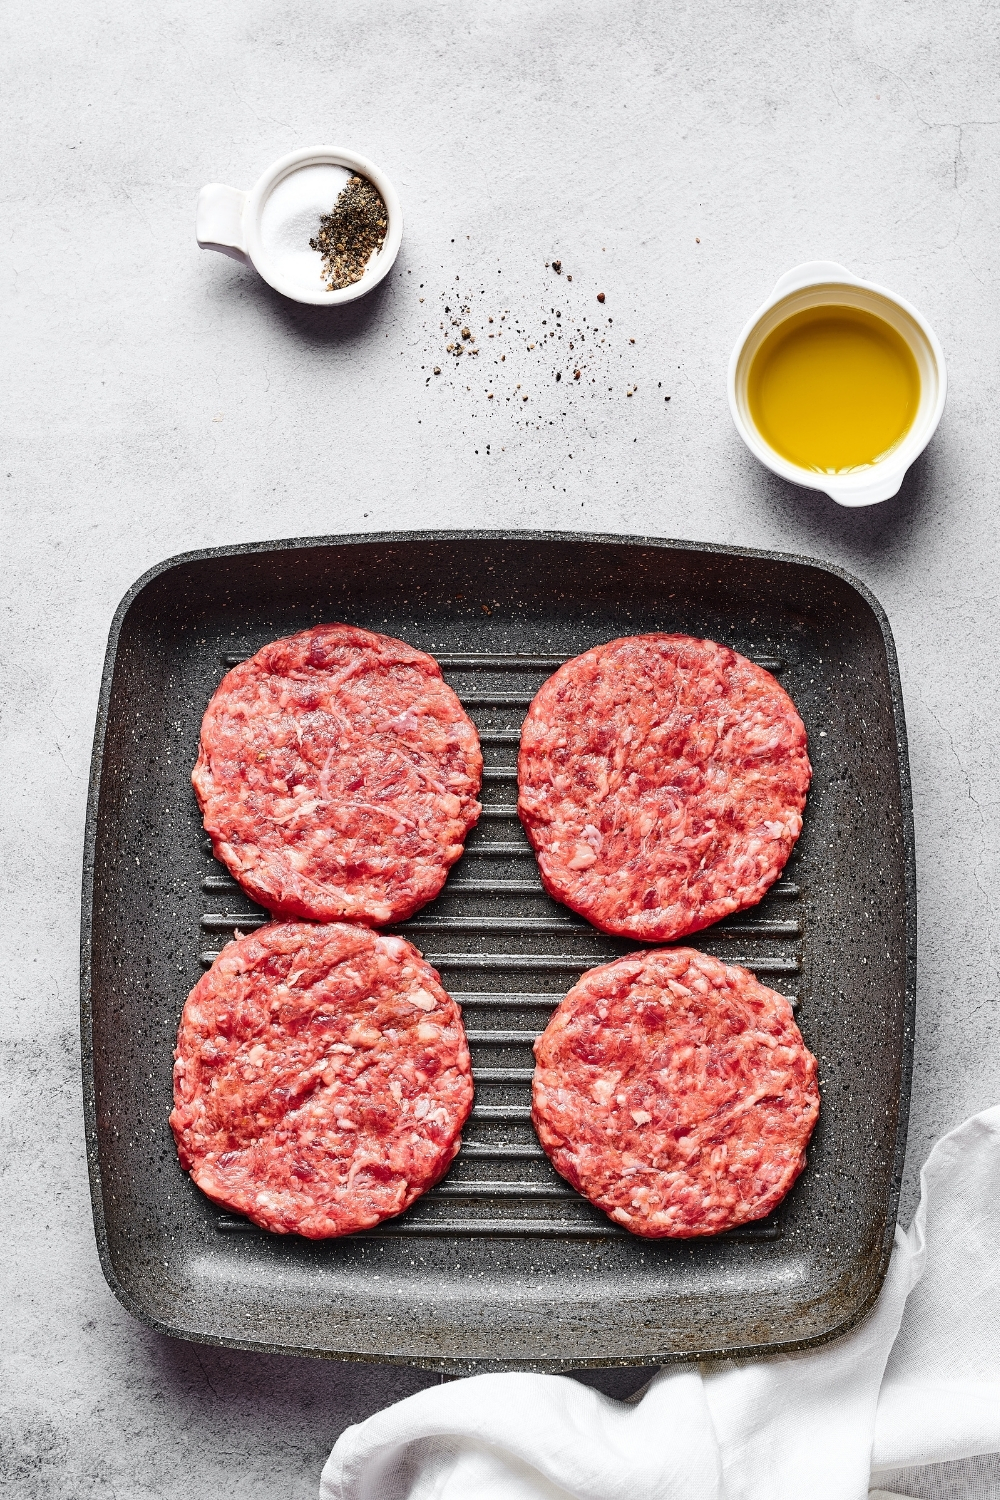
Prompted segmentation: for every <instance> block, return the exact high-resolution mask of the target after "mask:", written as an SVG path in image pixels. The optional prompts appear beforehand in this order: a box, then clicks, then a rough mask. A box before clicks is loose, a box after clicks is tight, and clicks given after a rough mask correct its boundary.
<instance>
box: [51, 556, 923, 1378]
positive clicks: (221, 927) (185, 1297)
mask: <svg viewBox="0 0 1000 1500" xmlns="http://www.w3.org/2000/svg"><path fill="white" fill-rule="evenodd" d="M336 619H345V620H349V621H350V622H351V623H355V624H359V625H364V626H366V627H368V628H372V629H376V630H383V631H385V632H386V633H387V634H390V635H396V636H399V637H401V638H402V639H404V640H407V641H409V642H410V643H411V644H413V645H414V646H417V647H420V648H422V649H425V650H429V651H431V652H432V653H433V654H434V655H435V657H436V658H437V660H438V661H439V662H440V664H441V667H442V671H443V673H444V676H445V679H446V680H447V681H448V682H449V683H450V684H451V685H452V686H453V687H454V688H455V690H456V692H457V693H458V695H459V697H460V698H461V700H462V702H463V703H464V704H465V706H466V709H467V711H468V712H469V714H470V715H471V717H472V718H473V719H474V721H475V723H476V724H477V727H478V729H479V733H480V738H481V741H482V746H483V756H484V762H485V771H484V781H483V792H482V802H483V817H482V819H481V821H480V823H479V825H478V827H477V828H476V829H475V830H474V831H473V833H472V834H471V835H470V838H469V840H468V842H467V846H466V853H465V855H464V856H463V857H462V859H461V860H460V861H459V862H458V864H457V865H456V866H455V867H454V869H453V870H452V872H451V874H450V876H449V879H448V882H447V884H446V886H445V888H444V890H443V892H442V893H441V895H440V896H439V897H438V898H437V900H436V901H434V902H433V903H431V904H429V905H428V906H426V907H424V908H423V909H422V910H421V911H419V912H418V913H417V914H416V915H415V916H414V917H413V918H411V919H410V920H409V921H408V922H406V923H402V924H400V925H399V926H397V927H396V928H394V929H392V930H394V931H396V932H399V933H400V934H401V935H403V936H406V937H408V938H410V940H411V941H413V942H414V943H415V944H416V946H417V947H418V948H420V950H421V951H422V952H423V953H424V954H425V956H426V957H427V959H428V960H429V961H430V962H431V963H432V964H434V966H435V967H436V968H438V969H439V971H440V973H441V976H442V981H443V983H444V984H445V987H446V988H447V989H448V990H449V992H450V993H452V994H453V995H454V996H455V998H456V999H457V1000H458V1001H459V1003H460V1004H461V1005H462V1008H463V1014H464V1019H465V1024H466V1028H467V1031H468V1035H469V1041H470V1046H471V1050H472V1057H473V1069H474V1074H475V1079H476V1100H475V1105H474V1109H473V1114H472V1118H471V1119H470V1121H469V1123H468V1125H467V1126H466V1130H465V1132H464V1144H463V1147H462V1150H461V1152H460V1153H459V1156H458V1157H457V1158H456V1161H455V1163H454V1164H453V1166H452V1167H451V1169H450V1170H449V1173H448V1175H447V1177H446V1178H445V1179H444V1181H443V1182H442V1183H441V1184H439V1186H438V1187H436V1188H435V1189H432V1191H431V1192H430V1193H428V1194H426V1195H425V1196H424V1197H423V1198H421V1199H419V1200H418V1201H417V1203H415V1204H414V1206H413V1207H412V1208H411V1209H410V1210H409V1211H408V1212H407V1213H406V1214H403V1215H401V1216H400V1217H399V1218H397V1219H395V1220H390V1221H387V1222H386V1223H384V1224H382V1225H380V1226H378V1228H377V1229H375V1230H372V1231H370V1232H369V1233H367V1234H361V1235H354V1236H351V1237H349V1238H348V1239H344V1240H338V1241H326V1242H320V1243H315V1242H312V1243H310V1242H304V1241H301V1240H299V1239H297V1238H295V1237H278V1236H272V1235H268V1234H266V1233H265V1232H263V1231H260V1230H258V1229H256V1228H255V1227H254V1226H252V1225H251V1224H249V1222H248V1221H246V1220H243V1219H241V1218H237V1217H235V1216H231V1215H227V1214H225V1213H221V1212H220V1211H219V1210H218V1209H217V1208H215V1207H214V1206H213V1205H212V1204H210V1203H209V1202H208V1200H207V1199H205V1198H204V1197H203V1196H202V1195H201V1194H200V1193H199V1192H198V1190H197V1189H196V1188H195V1187H194V1185H193V1184H192V1183H191V1182H190V1181H189V1179H188V1178H187V1177H186V1176H185V1175H184V1174H183V1173H182V1172H181V1170H180V1167H179V1165H178V1163H177V1160H176V1155H175V1153H174V1149H173V1142H172V1139H171V1136H170V1131H169V1127H168V1126H167V1118H166V1117H167V1114H168V1112H169V1108H170V1066H171V1061H172V1047H173V1042H174V1035H175V1032H176V1026H177V1020H178V1017H179V1013H180V1008H181V1006H182V1004H183V1001H184V998H185V997H186V995H187V993H188V990H189V989H190V987H191V985H192V984H193V983H194V982H195V980H196V979H197V977H198V974H199V973H200V972H202V971H203V966H204V965H206V964H209V963H211V961H212V959H213V957H214V956H215V953H216V952H217V951H218V950H219V948H220V947H221V946H222V944H223V943H224V942H226V941H228V939H229V938H231V937H232V935H233V932H234V931H243V932H246V931H249V930H252V929H253V928H254V927H256V926H259V925H262V924H263V923H264V922H265V921H266V920H267V915H266V913H265V912H263V911H262V910H261V909H260V908H259V907H256V906H254V904H253V903H252V902H251V901H250V900H249V899H248V898H247V897H246V896H244V895H243V893H242V891H241V890H240V889H239V887H238V885H237V884H236V882H234V881H233V880H232V879H231V878H230V877H229V875H228V874H227V872H226V871H225V870H224V869H223V867H222V866H221V865H219V864H217V863H216V862H215V860H214V859H213V858H212V855H211V846H210V844H209V843H208V841H207V840H206V839H205V837H204V834H203V832H202V830H201V826H200V818H199V815H198V811H197V807H196V805H195V802H194V797H193V793H192V792H191V788H190V782H189V776H190V768H191V765H192V764H193V761H194V756H195V752H196V748H197V738H198V728H199V725H200V721H201V715H202V713H203V711H204V708H205V705H206V704H207V702H208V698H209V697H210V695H211V693H212V691H213V690H214V688H215V687H216V686H217V684H218V681H219V679H220V678H221V676H222V675H223V673H224V672H225V671H226V670H228V669H229V667H230V666H232V665H235V663H236V662H238V661H241V660H243V659H245V657H246V656H248V655H250V654H252V652H253V651H255V650H257V649H259V647H260V646H261V645H263V644H265V642H267V641H268V640H272V639H274V638H276V637H277V636H279V635H284V634H289V633H291V632H293V631H294V630H297V629H301V628H304V627H306V626H308V625H312V624H315V623H318V622H319V621H321V620H336ZM646 630H680V631H685V632H687V633H690V634H694V635H706V636H710V637H711V638H713V639H718V640H722V641H724V642H726V643H727V644H729V645H732V646H733V647H735V648H736V649H738V650H740V651H742V652H744V654H746V655H747V656H749V657H751V658H752V659H753V660H756V661H758V662H759V663H760V664H761V665H762V666H765V667H767V668H768V670H770V671H772V672H774V673H775V674H776V675H777V676H778V678H779V681H781V682H782V683H783V685H784V686H785V687H786V689H787V690H788V691H789V692H790V693H791V696H792V697H793V699H794V700H795V702H796V705H797V707H798V708H799V711H800V713H802V715H803V718H804V719H805V722H806V726H807V729H808V731H809V736H810V755H811V758H812V760H813V765H814V772H815V774H814V781H813V787H812V790H811V793H810V799H809V804H808V806H807V809H806V814H805V825H804V829H803V834H802V837H801V839H800V841H799V844H798V846H797V848H796V850H795V852H794V853H793V856H792V859H791V860H790V862H789V864H788V866H787V867H786V870H785V872H784V875H783V877H782V879H781V880H780V881H779V882H778V884H777V885H776V886H775V887H773V888H772V890H771V892H769V894H768V896H767V897H766V898H765V900H764V901H763V902H762V903H761V904H760V905H759V906H757V907H754V908H752V909H751V910H749V911H745V912H740V913H737V914H735V915H734V916H733V917H731V918H727V919H726V920H725V921H723V922H721V923H718V924H716V925H714V926H712V927H710V928H707V929H704V930H703V931H701V932H699V933H696V934H694V935H693V936H692V937H691V938H689V939H686V940H685V942H686V943H688V944H690V945H691V946H695V947H698V948H700V949H702V950H703V951H706V952H710V953H714V954H716V955H717V956H718V957H720V958H721V959H723V960H725V961H726V962H735V963H741V964H743V965H744V966H746V967H748V968H750V969H751V970H752V971H753V972H755V973H757V974H758V975H759V976H760V977H761V978H762V979H763V981H764V982H765V983H767V984H770V985H771V986H772V987H773V988H775V989H778V990H780V991H782V992H783V993H785V994H787V995H789V996H790V997H791V999H792V1002H793V1004H794V1005H795V1006H796V1015H797V1019H798V1021H799V1025H800V1027H801V1028H802V1031H803V1034H804V1036H805V1038H806V1042H807V1044H808V1045H809V1046H810V1047H811V1049H812V1050H813V1051H814V1052H815V1053H816V1054H817V1056H818V1057H819V1060H820V1080H821V1090H822V1094H823V1109H822V1112H821V1116H820V1123H819V1126H818V1128H817V1131H816V1134H815V1136H814V1139H813V1143H812V1145H811V1148H810V1152H809V1166H808V1168H807V1170H806V1172H805V1174H804V1175H803V1177H802V1178H800V1180H799V1182H798V1183H797V1184H796V1186H795V1187H794V1188H793V1190H792V1192H791V1194H790V1195H789V1197H788V1199H786V1201H785V1202H784V1203H783V1204H782V1205H781V1206H780V1207H779V1208H778V1209H777V1210H776V1211H775V1213H773V1214H772V1215H770V1216H769V1218H768V1219H767V1220H764V1221H761V1222H760V1223H759V1224H755V1225H747V1226H745V1227H744V1228H742V1229H739V1230H736V1231H732V1232H731V1233H729V1234H726V1235H720V1236H716V1237H713V1238H712V1239H710V1240H699V1241H646V1240H639V1239H636V1238H635V1237H633V1236H631V1235H629V1234H627V1232H626V1231H624V1230H623V1229H621V1228H619V1227H618V1226H616V1225H614V1224H612V1223H611V1221H610V1220H609V1219H607V1218H606V1216H605V1215H604V1214H602V1213H600V1212H599V1211H598V1210H597V1209H595V1208H593V1207H592V1206H591V1205H590V1204H589V1203H587V1202H586V1201H585V1200H584V1199H583V1198H581V1197H580V1196H579V1195H578V1194H577V1193H576V1192H575V1191H574V1190H573V1189H572V1188H571V1187H570V1186H569V1185H568V1184H567V1183H565V1182H564V1181H563V1179H562V1178H560V1177H559V1176H558V1175H557V1174H556V1173H555V1171H554V1169H553V1168H552V1167H551V1165H550V1163H549V1162H548V1159H547V1158H546V1157H545V1154H544V1152H543V1151H542V1149H541V1147H540V1145H539V1143H538V1141H537V1138H536V1137H535V1134H534V1131H533V1128H532V1126H531V1123H530V1112H529V1106H530V1080H531V1072H532V1066H533V1056H532V1051H531V1045H532V1043H533V1041H534V1039H535V1037H536V1036H537V1035H538V1034H539V1033H540V1032H541V1031H542V1030H543V1029H544V1027H545V1025H546V1022H547V1020H548V1017H549V1015H550V1014H551V1011H552V1009H553V1007H554V1006H555V1005H556V1004H557V1003H558V1001H559V1000H560V999H561V997H562V995H563V994H565V992H566V990H567V989H568V988H569V987H570V985H571V984H573V983H574V982H575V981H576V979H577V978H578V977H579V975H580V974H581V973H582V972H583V971H584V970H585V969H586V968H589V967H592V966H593V965H594V964H598V963H603V962H606V961H608V959H610V958H613V957H615V956H617V955H618V954H621V953H625V952H630V951H634V950H635V949H636V948H637V947H639V946H642V945H640V944H637V943H635V942H633V941H631V940H626V939H616V938H610V937H606V936H604V935H603V934H600V933H598V932H597V931H596V930H595V929H594V928H592V927H591V926H590V925H589V924H588V923H586V922H585V921H584V920H583V919H582V918H579V917H577V916H576V915H575V914H574V913H571V912H570V911H569V910H568V909H567V908H565V907H562V906H560V905H559V904H558V903H557V902H555V901H552V900H551V899H550V898H549V897H548V896H547V895H546V894H545V892H544V891H543V889H542V886H541V882H540V879H539V876H538V871H537V866H536V864H535V859H534V856H533V854H532V852H531V849H530V846H529V845H528V842H527V839H526V837H525V835H524V832H523V830H522V828H521V825H520V822H519V821H518V818H517V813H516V798H517V780H516V761H517V749H518V741H519V731H520V725H521V722H522V720H523V717H524V713H525V711H526V709H527V706H528V704H529V703H530V702H531V699H532V698H533V696H534V694H535V692H536V691H537V689H538V688H539V687H540V686H541V684H542V682H543V681H544V680H545V679H546V678H547V677H548V676H549V675H550V674H551V672H552V671H554V670H555V669H556V667H557V666H559V665H560V664H561V663H562V662H563V661H565V660H566V659H568V658H569V657H571V656H574V655H576V654H578V653H579V652H580V651H583V650H585V649H587V648H588V647H589V646H592V645H595V644H598V643H599V642H601V641H605V640H608V639H611V638H612V637H614V636H617V635H629V634H638V633H641V632H642V631H646ZM82 941H83V952H82V985H81V1002H82V1003H81V1024H82V1036H83V1069H84V1102H85V1115H86V1128H87V1147H88V1162H89V1166H90V1173H91V1189H92V1198H93V1205H94V1219H95V1228H96V1234H97V1242H98V1249H99V1252H100V1255H101V1262H102V1266H103V1269H104V1272H105V1276H106V1277H107V1279H108V1281H109V1284H110V1285H111V1287H112V1289H113V1290H114V1291H115V1293H116V1295H117V1296H118V1297H119V1298H120V1300H121V1301H122V1302H123V1303H124V1304H125V1305H126V1306H127V1307H128V1308H129V1309H130V1310H131V1311H132V1312H134V1313H135V1314H136V1315H137V1316H139V1317H141V1318H143V1319H144V1320H145V1321H146V1322H148V1323H150V1324H151V1325H152V1326H154V1327H156V1328H159V1329H161V1330H162V1331H164V1332H167V1333H170V1334H174V1335H177V1336H181V1337H186V1338H193V1339H198V1340H202V1341H207V1342H212V1343H219V1344H224V1345H229V1346H234V1347H243V1348H255V1349H261V1350H267V1351H270V1352H288V1353H296V1354H315V1355H328V1356H333V1357H337V1358H361V1359H377V1360H394V1361H399V1362H405V1363H412V1364H422V1365H426V1366H430V1367H433V1368H440V1369H447V1370H452V1371H460V1370H466V1369H472V1368H476V1369H484V1368H522V1369H523V1368H536V1369H566V1368H573V1367H581V1366H588V1365H589V1366H595V1365H642V1364H655V1363H663V1362H665V1361H669V1360H671V1359H690V1358H692V1357H705V1356H711V1355H727V1356H729V1355H733V1354H737V1353H739V1354H745V1353H750V1352H773V1351H775V1350H778V1349H786V1350H787V1349H790V1348H797V1347H804V1346H806V1345H807V1344H812V1343H817V1342H821V1341H823V1340H824V1339H827V1338H830V1337H832V1336H833V1335H835V1334H836V1333H839V1332H842V1331H843V1330H844V1329H845V1328H846V1327H848V1326H850V1324H851V1323H852V1322H853V1321H855V1320H856V1319H857V1318H858V1317H859V1316H860V1315H861V1314H862V1312H863V1311H864V1310H865V1308H866V1307H867V1306H868V1305H869V1304H870V1303H871V1301H872V1300H873V1298H874V1297H875V1295H877V1292H878V1289H879V1287H880V1286H881V1282H882V1279H883V1277H884V1274H885V1270H886V1268H887V1265H888V1255H889V1251H890V1249H891V1244H892V1232H893V1226H894V1222H895V1211H896V1204H897V1200H898V1193H899V1183H900V1177H901V1171H902V1160H903V1151H904V1148H905V1138H906V1116H907V1109H908V1101H909V1086H910V1069H911V1061H912V1048H913V1006H914V982H915V895H914V871H913V827H912V812H911V806H910V791H909V775H908V766H907V756H906V739H905V725H904V720H903V711H902V699H901V692H900V686H899V677H898V669H897V666H896V659H895V652H894V648H893V644H892V638H891V634H890V631H889V627H888V623H887V621H886V619H885V616H884V613H883V612H882V610H881V608H880V606H879V605H878V604H877V602H876V601H875V600H874V599H873V597H872V596H871V595H870V594H869V593H868V591H867V590H866V589H864V587H863V586H862V585H860V584H858V583H857V582H856V581H854V580H853V579H851V578H849V577H848V576H847V575H846V574H844V573H842V572H840V571H839V570H838V569H836V568H833V567H831V566H829V565H826V564H820V563H816V562H814V561H811V560H809V559H804V558H796V557H789V556H786V555H782V554H774V553H764V552H750V551H740V550H738V549H733V548H725V547H713V546H704V545H697V544H693V543H683V542H670V541H664V540H659V539H655V538H621V537H591V536H577V535H572V534H545V533H542V534H530V533H518V534H513V535H508V534H505V533H498V532H465V533H444V534H437V533H408V534H402V535H396V534H393V535H384V536H363V537H341V538H321V539H316V540H309V539H306V540H301V541H298V540H296V541H288V542H272V543H261V544H252V545H244V546H236V547H231V548H222V549H216V550H213V551H210V552H199V553H192V554H187V555H185V556H182V557H179V558H175V559H171V560H168V561H167V562H165V563H163V564H162V565H160V567H158V568H156V569H153V570H152V571H151V572H150V573H148V574H146V575H145V576H144V577H143V578H142V579H140V580H139V581H138V582H137V584H136V585H135V586H134V587H133V589H132V590H130V592H129V594H128V595H127V596H126V598H125V599H124V600H123V601H122V604H121V606H120V607H119V610H118V612H117V614H116V616H115V620H114V623H113V625H112V630H111V638H110V642H109V647H108V656H107V662H106V667H105V674H104V680H103V682H102V689H101V699H100V705H99V710H98V722H97V731H96V735H95V745H94V760H93V767H92V776H91V786H90V802H89V807H88V821H87V840H86V853H85V868H84V889H83V938H82Z"/></svg>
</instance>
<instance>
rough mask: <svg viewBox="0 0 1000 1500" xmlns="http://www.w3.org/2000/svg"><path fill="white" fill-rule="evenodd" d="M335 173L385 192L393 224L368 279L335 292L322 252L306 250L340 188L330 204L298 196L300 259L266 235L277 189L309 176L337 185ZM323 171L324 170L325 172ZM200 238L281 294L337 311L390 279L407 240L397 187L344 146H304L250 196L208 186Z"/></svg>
mask: <svg viewBox="0 0 1000 1500" xmlns="http://www.w3.org/2000/svg"><path fill="white" fill-rule="evenodd" d="M317 168H319V169H321V170H320V172H319V173H317V172H316V170H315V169H317ZM330 168H345V169H346V171H347V173H348V174H350V173H352V172H358V173H360V175H361V176H362V177H367V178H368V180H369V182H373V183H374V184H375V186H376V187H377V188H378V190H379V192H380V193H381V194H382V199H383V202H384V203H385V206H386V209H387V210H388V219H389V227H388V230H387V232H386V236H385V240H384V242H383V245H382V248H381V250H380V251H379V252H378V254H377V255H376V256H375V257H374V259H373V260H372V262H371V264H370V265H369V266H368V269H367V270H366V271H365V274H364V275H363V276H362V277H361V279H360V280H359V281H355V282H353V283H352V284H351V285H350V286H345V287H342V288H341V289H340V290H339V291H334V292H328V291H327V289H326V285H325V283H324V281H323V278H322V276H321V274H320V256H319V253H318V252H316V251H310V250H309V248H308V245H309V236H310V234H315V232H316V230H317V229H318V228H319V215H320V213H321V212H322V213H329V212H330V210H331V209H332V208H333V204H334V201H335V198H336V191H337V189H336V186H335V185H333V186H330V188H329V191H328V193H327V197H328V198H329V201H328V202H327V201H326V199H325V198H322V197H321V196H317V194H316V193H315V192H313V193H312V194H310V193H309V192H306V193H305V194H304V195H300V198H301V200H302V201H301V202H300V204H299V208H298V218H296V219H295V220H294V222H295V224H296V227H297V228H298V226H299V225H301V231H300V232H301V238H302V250H301V252H299V254H298V256H296V254H294V253H293V254H289V253H288V249H287V246H276V244H275V237H274V235H273V234H271V235H269V234H268V232H267V231H268V204H269V203H270V204H271V206H272V209H273V207H274V204H275V202H276V201H277V200H276V198H275V194H276V191H278V190H280V191H281V192H282V193H284V194H287V193H288V190H289V186H291V184H290V182H289V179H291V178H292V177H293V175H294V174H300V173H304V172H310V173H311V174H312V175H311V178H310V179H309V181H316V182H317V183H318V184H320V185H321V186H322V185H323V184H324V183H325V182H326V180H327V178H329V179H330V181H331V183H333V180H334V179H335V178H336V177H337V176H338V174H337V173H336V172H331V171H329V169H330ZM322 169H327V171H326V172H325V173H324V172H323V170H322ZM343 180H344V181H346V178H343ZM301 181H302V183H303V184H305V183H306V181H307V179H306V178H305V177H303V178H302V179H301ZM293 191H294V188H293ZM310 197H312V198H314V199H315V201H314V202H313V203H310V202H309V199H310ZM196 233H197V237H198V244H199V245H200V246H201V248H202V249H203V250H219V251H221V253H222V254H223V255H229V256H231V257H232V258H233V259H234V260H238V261H242V262H243V264H244V265H248V266H253V267H254V269H255V270H256V271H258V272H259V273H260V275H261V276H263V278H264V280H265V281H266V282H267V283H268V285H269V286H273V287H274V289H275V291H276V292H281V294H282V296H284V297H290V298H292V300H293V301H295V302H309V303H313V304H314V305H315V306H317V307H336V306H337V305H338V304H339V303H342V302H353V301H354V300H355V298H357V297H363V296H364V295H365V293H366V292H370V291H371V290H372V288H373V287H376V286H378V284H379V282H380V281H382V280H383V278H384V277H385V276H387V275H388V273H389V271H390V270H391V269H392V264H393V261H394V260H395V259H396V256H397V254H398V252H399V244H400V240H401V239H402V237H403V211H402V209H401V208H400V206H399V198H398V197H397V195H396V189H395V188H394V187H393V185H392V183H391V182H390V181H389V179H388V177H386V175H385V173H384V172H382V171H380V170H379V168H378V167H377V166H376V165H375V163H374V162H370V161H368V160H367V159H366V158H365V157H363V156H358V154H357V153H356V152H355V151H346V150H344V149H343V148H342V147H340V146H306V147H303V148H302V150H300V151H292V152H290V153H289V154H288V156H283V157H282V158H281V159H280V161H276V162H274V163H273V164H272V165H271V166H270V167H268V169H267V171H266V172H265V173H264V175H263V176H262V177H261V178H260V180H259V181H258V182H257V184H256V186H255V187H252V188H251V189H250V191H249V192H241V191H240V190H239V189H238V188H231V187H226V186H225V185H224V184H223V183H221V182H210V183H208V184H207V186H205V187H203V188H202V190H201V192H200V193H199V194H198V210H197V223H196ZM297 261H298V264H297ZM289 267H291V270H290V269H289ZM296 271H298V274H296ZM314 278H315V284H313V279H314Z"/></svg>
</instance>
